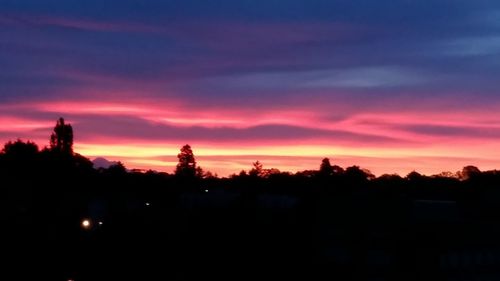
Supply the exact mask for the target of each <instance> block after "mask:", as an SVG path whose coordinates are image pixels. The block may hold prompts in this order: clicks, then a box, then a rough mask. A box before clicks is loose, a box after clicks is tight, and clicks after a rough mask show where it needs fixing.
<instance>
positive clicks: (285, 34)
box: [0, 0, 500, 176]
mask: <svg viewBox="0 0 500 281" xmlns="http://www.w3.org/2000/svg"><path fill="white" fill-rule="evenodd" d="M499 86H500V1H497V0H491V1H489V0H474V1H471V0H441V1H437V0H432V1H431V0H429V1H422V0H414V1H412V0H399V1H395V0H377V1H375V0H358V1H353V0H343V1H340V0H337V1H335V0H316V1H314V0H262V1H259V0H219V1H218V0H210V1H209V0H182V1H180V0H178V1H169V0H164V1H159V0H150V1H146V0H120V1H116V0H81V1H76V0H65V1H60V0H10V1H9V0H0V141H1V142H2V143H3V142H6V141H8V140H12V139H16V138H22V139H24V140H27V139H31V140H34V141H36V142H37V143H38V144H39V145H40V146H44V145H47V144H48V141H49V135H50V132H51V130H52V128H53V127H54V125H55V122H56V119H57V118H58V117H59V116H63V117H64V118H65V119H66V120H67V121H68V122H70V123H71V124H72V125H73V127H74V130H75V151H76V152H78V153H81V154H83V155H85V156H87V157H89V158H91V159H93V158H96V157H104V158H106V159H108V160H113V161H116V160H121V161H123V162H124V163H125V165H126V166H127V167H128V168H141V169H149V168H151V169H155V170H160V171H166V172H172V171H173V169H174V166H175V164H176V161H177V158H176V155H177V153H178V152H179V149H180V147H181V146H182V145H184V144H186V143H189V144H191V146H192V147H193V150H194V153H195V156H196V158H197V161H198V164H199V165H200V166H202V167H203V168H204V169H206V170H211V171H213V172H217V173H218V174H219V175H223V176H225V175H229V174H231V173H235V172H236V173H237V172H239V171H240V170H242V169H245V170H248V169H250V168H251V163H252V162H255V161H256V160H260V161H261V162H262V163H263V164H264V167H268V168H270V167H275V168H279V169H281V170H287V171H298V170H305V169H318V168H319V165H320V163H321V159H322V158H323V157H329V158H330V159H331V161H332V163H334V164H338V165H341V166H344V167H345V166H351V165H359V166H361V167H363V168H367V169H369V170H371V171H372V172H374V173H375V174H377V175H381V174H383V173H399V174H401V175H406V174H407V173H409V172H411V171H413V170H417V171H420V172H422V173H425V174H435V173H439V172H441V171H452V172H454V171H457V170H459V169H461V168H462V167H463V166H465V165H469V164H471V165H476V166H478V167H479V168H480V169H484V170H486V169H494V168H500V92H499V90H500V87H499Z"/></svg>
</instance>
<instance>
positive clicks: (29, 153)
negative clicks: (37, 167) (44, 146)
mask: <svg viewBox="0 0 500 281" xmlns="http://www.w3.org/2000/svg"><path fill="white" fill-rule="evenodd" d="M2 153H3V154H4V155H5V156H7V157H9V158H10V157H12V158H17V159H23V158H26V157H33V156H34V155H36V154H37V153H38V146H37V145H36V144H35V143H34V142H31V141H27V142H23V141H22V140H20V139H18V140H17V141H15V142H12V141H9V142H7V143H6V144H5V145H4V147H3V149H2Z"/></svg>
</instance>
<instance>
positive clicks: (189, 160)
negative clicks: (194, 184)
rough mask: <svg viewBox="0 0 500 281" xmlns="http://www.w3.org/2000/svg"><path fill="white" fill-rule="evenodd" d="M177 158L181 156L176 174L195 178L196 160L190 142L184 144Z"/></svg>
mask: <svg viewBox="0 0 500 281" xmlns="http://www.w3.org/2000/svg"><path fill="white" fill-rule="evenodd" d="M177 158H179V163H178V164H177V167H176V169H175V175H177V176H180V177H187V178H194V177H195V176H196V161H195V159H194V154H193V150H192V149H191V146H190V145H189V144H186V145H185V146H183V147H182V148H181V153H179V154H178V155H177Z"/></svg>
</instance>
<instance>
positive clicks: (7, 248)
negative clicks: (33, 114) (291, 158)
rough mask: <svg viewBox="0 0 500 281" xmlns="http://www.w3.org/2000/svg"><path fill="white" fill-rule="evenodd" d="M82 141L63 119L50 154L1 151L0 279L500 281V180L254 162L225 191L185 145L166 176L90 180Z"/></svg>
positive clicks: (16, 144) (483, 174)
mask: <svg viewBox="0 0 500 281" xmlns="http://www.w3.org/2000/svg"><path fill="white" fill-rule="evenodd" d="M73 138H74V132H73V128H72V126H71V125H70V124H68V123H66V122H65V120H64V119H63V118H60V119H59V120H57V122H56V125H55V127H54V130H53V132H52V133H51V135H50V137H49V138H48V139H49V141H50V142H49V143H50V145H49V146H48V147H44V148H40V146H38V145H37V144H35V143H33V142H30V141H23V140H15V141H9V142H7V143H6V144H5V145H4V147H3V149H2V151H1V153H0V192H1V195H0V224H1V225H2V228H1V237H2V242H3V245H4V246H3V249H2V254H3V257H4V259H3V260H4V261H2V268H4V269H5V270H3V271H2V272H1V273H0V275H2V277H4V278H2V279H5V280H33V279H34V280H212V279H215V280H256V279H259V280H260V279H263V280H286V279H291V278H298V279H299V280H300V279H304V280H332V279H339V280H499V279H500V239H499V238H498V237H500V172H499V171H496V170H494V171H480V170H479V169H478V168H476V167H474V166H467V167H464V168H463V170H462V171H460V172H457V173H442V174H440V175H436V176H424V175H421V174H419V173H417V172H412V173H410V174H409V175H407V176H404V177H402V176H399V175H395V174H394V175H388V174H387V175H382V176H380V177H375V176H374V175H373V174H371V173H370V172H369V171H368V170H365V169H362V168H360V167H358V166H352V167H345V168H343V167H340V166H338V165H335V164H334V163H333V164H332V159H328V158H325V159H323V160H321V159H320V161H318V169H317V170H308V171H301V172H297V173H289V172H282V171H279V170H278V169H274V168H267V167H265V166H264V164H265V163H261V162H259V161H257V160H258V159H256V162H255V163H254V164H253V166H252V167H249V170H248V171H241V173H239V174H235V175H232V176H230V177H225V178H221V177H218V176H217V175H215V174H213V173H211V172H209V171H204V170H203V169H202V168H201V167H200V166H199V165H198V163H197V162H196V158H195V150H194V148H192V147H191V146H189V145H184V146H182V147H181V148H180V152H179V155H178V157H177V158H178V165H177V166H176V169H175V172H174V173H173V174H168V173H163V172H156V171H146V172H142V171H136V170H128V169H127V168H126V167H125V165H124V164H123V163H121V162H117V163H111V165H110V166H109V167H107V168H104V167H98V168H94V166H93V163H92V161H90V160H89V159H88V158H86V157H85V156H82V155H80V154H78V153H76V152H75V151H74V150H73V143H74V139H73ZM101 162H102V160H101ZM19 269H21V270H19ZM11 274H13V275H12V276H13V277H10V276H11ZM7 276H9V277H8V278H7Z"/></svg>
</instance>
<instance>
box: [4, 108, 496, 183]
mask: <svg viewBox="0 0 500 281" xmlns="http://www.w3.org/2000/svg"><path fill="white" fill-rule="evenodd" d="M73 143H74V135H73V127H72V126H71V124H69V123H66V121H65V120H64V118H62V117H61V118H59V119H58V120H57V121H56V125H55V127H54V129H53V131H52V133H51V135H50V142H49V146H48V147H47V146H45V147H44V148H42V149H40V148H39V146H38V145H37V144H36V143H34V142H32V141H29V140H28V141H23V140H21V139H17V140H15V141H8V142H7V143H5V145H4V147H3V149H2V150H1V151H0V165H2V166H3V168H4V169H7V170H12V169H15V170H20V169H29V168H30V167H31V168H33V167H32V166H33V165H34V164H37V163H38V164H41V165H51V164H65V165H68V167H71V166H73V167H78V168H80V169H87V170H89V169H92V168H93V163H92V161H91V160H90V159H88V158H86V157H84V156H82V155H80V154H78V153H75V152H74V151H73ZM177 158H178V164H177V165H176V168H175V171H174V175H175V176H176V177H179V178H186V179H190V178H191V179H194V178H198V179H203V178H210V179H213V178H218V175H217V174H215V173H212V172H210V171H205V170H203V169H202V168H201V166H199V165H198V164H197V162H196V159H195V155H194V152H193V149H192V148H191V146H190V145H189V144H186V145H184V146H182V147H181V149H180V153H179V154H178V155H177ZM68 167H66V168H68ZM98 170H101V171H102V170H109V171H111V172H113V171H114V172H117V171H122V172H124V173H125V172H127V171H128V170H127V169H126V167H125V165H124V164H123V163H122V162H117V163H114V164H113V165H111V166H110V167H108V168H106V169H98ZM133 172H138V170H133ZM147 173H155V171H151V170H150V171H147ZM485 173H486V174H489V175H491V174H497V171H496V170H495V171H488V172H485ZM481 174H483V172H481V171H480V170H479V169H478V168H477V167H475V166H466V167H464V168H463V169H462V170H461V171H458V172H456V173H452V172H442V173H440V174H438V175H434V176H432V178H451V179H457V180H468V179H470V178H473V177H477V176H479V175H481ZM342 175H344V176H349V177H351V176H352V177H354V178H356V177H358V178H364V179H367V180H373V179H376V177H375V176H374V175H373V174H372V173H371V172H370V171H369V170H367V169H362V168H360V167H359V166H352V167H348V168H346V169H344V168H342V167H340V166H338V165H332V164H331V162H330V159H329V158H324V159H323V160H322V161H321V164H320V165H319V169H318V170H305V171H299V172H297V173H295V174H292V173H290V172H282V171H280V170H278V169H276V168H264V165H263V164H262V163H261V162H260V161H256V162H254V163H253V164H252V168H251V169H250V170H249V171H245V170H242V171H241V172H240V173H239V174H233V175H231V176H230V178H238V177H243V178H244V177H254V178H270V177H286V176H290V177H291V176H299V177H308V178H312V177H319V178H328V177H339V176H342ZM422 177H424V176H423V175H421V174H419V173H418V172H416V171H414V172H411V173H410V174H408V175H407V176H406V177H405V178H406V179H416V178H422ZM388 178H393V179H394V178H401V176H399V175H397V174H384V175H382V176H380V177H379V179H388Z"/></svg>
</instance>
